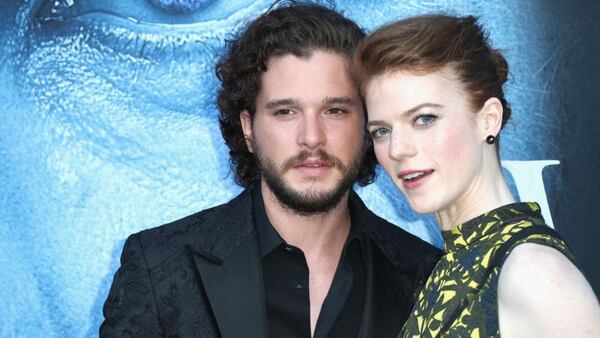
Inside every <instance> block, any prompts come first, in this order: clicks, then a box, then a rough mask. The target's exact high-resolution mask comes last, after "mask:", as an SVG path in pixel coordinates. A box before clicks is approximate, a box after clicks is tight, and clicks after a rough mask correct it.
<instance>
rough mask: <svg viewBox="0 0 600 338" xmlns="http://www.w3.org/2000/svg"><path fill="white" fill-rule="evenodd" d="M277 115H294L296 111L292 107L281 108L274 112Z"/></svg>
mask: <svg viewBox="0 0 600 338" xmlns="http://www.w3.org/2000/svg"><path fill="white" fill-rule="evenodd" d="M273 115H275V116H279V117H289V116H292V115H294V111H293V110H291V109H279V110H277V111H275V112H274V113H273Z"/></svg>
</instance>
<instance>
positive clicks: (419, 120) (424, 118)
mask: <svg viewBox="0 0 600 338" xmlns="http://www.w3.org/2000/svg"><path fill="white" fill-rule="evenodd" d="M437 119H438V116H437V115H436V114H431V113H420V114H417V115H416V116H415V117H414V119H413V125H415V126H420V127H424V126H429V125H431V124H432V123H434V122H435V121H436V120H437Z"/></svg>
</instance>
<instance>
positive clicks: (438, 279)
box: [398, 203, 574, 338]
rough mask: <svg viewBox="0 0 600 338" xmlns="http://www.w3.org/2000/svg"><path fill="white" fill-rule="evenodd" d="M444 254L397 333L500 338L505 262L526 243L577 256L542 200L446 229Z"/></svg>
mask: <svg viewBox="0 0 600 338" xmlns="http://www.w3.org/2000/svg"><path fill="white" fill-rule="evenodd" d="M443 236H444V243H445V254H444V255H443V256H442V258H441V259H440V261H439V262H438V263H437V265H436V266H435V268H434V269H433V271H432V272H431V275H430V277H429V279H428V280H427V282H426V283H425V286H423V288H422V290H421V291H420V293H419V294H418V297H417V299H416V300H415V305H414V307H413V310H412V313H411V314H410V317H409V318H408V320H407V321H406V323H405V324H404V327H403V328H402V330H401V332H400V334H399V335H398V337H399V338H400V337H402V338H406V337H499V336H500V329H499V325H498V302H497V295H498V292H497V287H498V277H499V275H500V269H501V268H502V264H503V263H504V261H505V260H506V257H507V256H508V254H509V253H510V251H511V250H512V249H513V248H514V247H515V246H517V245H518V244H521V243H536V244H541V245H546V246H549V247H552V248H555V249H556V250H558V251H560V252H562V253H563V254H564V255H565V256H566V257H568V258H569V259H570V260H571V261H572V262H573V263H574V259H573V255H572V254H571V252H570V250H569V249H568V248H567V246H566V244H565V242H564V241H563V240H562V239H561V238H560V236H559V235H558V234H557V233H556V232H555V231H554V230H552V229H551V228H550V227H548V226H547V225H546V224H545V223H544V220H543V218H542V215H541V213H540V207H539V205H538V204H537V203H514V204H509V205H505V206H503V207H500V208H498V209H495V210H492V211H490V212H488V213H485V214H483V215H481V216H479V217H477V218H474V219H472V220H470V221H468V222H466V223H463V224H461V225H459V226H457V227H455V228H453V229H451V230H449V231H445V232H443Z"/></svg>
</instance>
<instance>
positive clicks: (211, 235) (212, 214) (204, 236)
mask: <svg viewBox="0 0 600 338" xmlns="http://www.w3.org/2000/svg"><path fill="white" fill-rule="evenodd" d="M251 221H252V219H251V200H250V194H248V193H247V191H244V192H242V193H241V194H239V195H238V196H236V197H234V198H233V199H232V200H231V201H229V202H227V203H224V204H220V205H217V206H214V207H211V208H208V209H204V210H202V211H199V212H197V213H195V214H192V215H188V216H186V217H183V218H181V219H178V220H175V221H173V222H170V223H166V224H163V225H160V226H157V227H154V228H150V229H146V230H142V231H140V232H138V233H136V234H133V235H131V238H136V239H137V240H138V241H139V242H140V244H141V246H142V248H143V250H144V253H145V255H146V259H147V261H148V264H149V265H150V266H152V265H156V264H158V263H160V262H161V261H162V260H164V259H166V258H168V257H170V256H172V255H175V254H177V253H178V252H179V251H181V250H183V249H184V248H185V247H190V248H191V249H192V250H194V249H196V250H200V251H203V252H211V251H212V250H213V249H214V248H215V246H216V245H217V242H218V241H219V240H220V239H221V238H222V237H223V236H224V235H225V236H228V238H232V240H233V238H234V237H235V236H236V235H244V234H247V232H248V230H249V229H251V228H252V224H251V223H252V222H251Z"/></svg>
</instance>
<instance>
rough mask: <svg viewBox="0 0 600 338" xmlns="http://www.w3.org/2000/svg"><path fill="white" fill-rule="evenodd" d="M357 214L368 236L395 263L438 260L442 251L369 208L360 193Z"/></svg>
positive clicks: (355, 203)
mask: <svg viewBox="0 0 600 338" xmlns="http://www.w3.org/2000/svg"><path fill="white" fill-rule="evenodd" d="M353 200H354V203H353V204H354V208H355V211H356V212H355V214H356V215H357V216H358V218H359V222H360V225H361V227H362V229H363V231H365V232H366V233H367V234H368V236H369V237H370V238H371V239H372V240H373V241H374V242H375V243H376V244H377V246H378V247H379V248H380V249H381V250H382V251H383V253H384V254H385V255H386V256H387V257H388V259H390V261H392V262H393V263H398V264H401V263H406V262H408V261H414V262H419V261H423V260H430V259H432V260H437V259H438V258H439V256H440V255H441V251H440V250H439V249H437V248H436V247H434V246H432V245H431V244H429V243H427V242H426V241H424V240H422V239H421V238H419V237H418V236H415V235H413V234H411V233H409V232H408V231H406V230H404V229H402V228H400V227H399V226H397V225H395V224H392V223H390V222H388V221H387V220H385V219H383V218H382V217H379V216H377V215H376V214H375V213H374V212H373V211H371V210H369V209H368V208H367V207H366V206H365V204H364V203H363V202H362V200H361V199H360V198H359V197H358V195H356V196H355V198H353Z"/></svg>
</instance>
